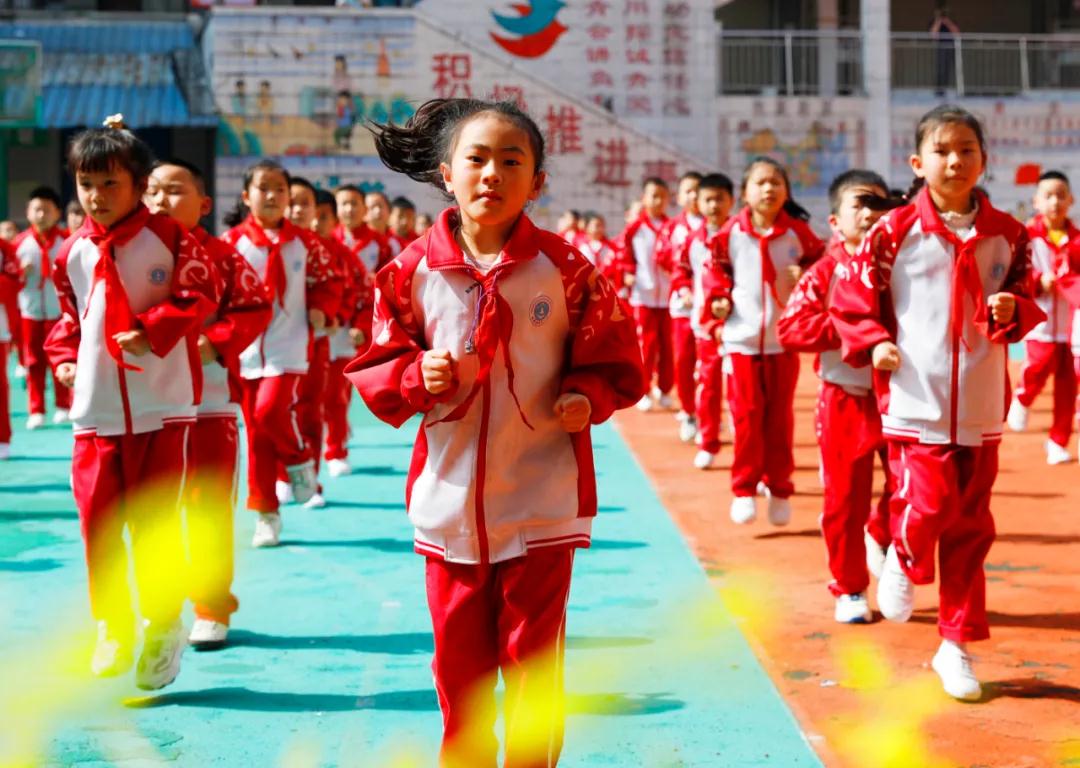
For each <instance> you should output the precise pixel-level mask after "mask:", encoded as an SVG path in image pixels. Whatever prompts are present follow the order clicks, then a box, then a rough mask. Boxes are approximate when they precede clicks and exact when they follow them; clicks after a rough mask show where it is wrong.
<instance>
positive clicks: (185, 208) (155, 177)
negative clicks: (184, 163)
mask: <svg viewBox="0 0 1080 768" xmlns="http://www.w3.org/2000/svg"><path fill="white" fill-rule="evenodd" d="M143 202H144V203H146V207H147V208H149V209H150V210H151V211H153V212H154V213H164V214H165V215H166V216H170V217H171V218H173V219H175V220H176V221H178V222H180V223H181V224H183V225H184V226H185V227H187V228H188V229H194V228H195V227H196V226H198V224H199V219H201V218H202V217H203V216H205V215H206V214H208V213H210V206H211V200H210V198H209V197H208V196H207V195H204V194H203V193H202V192H200V191H199V186H198V184H196V183H195V179H193V178H192V177H191V173H190V172H189V171H188V170H187V169H186V168H181V167H180V166H178V165H159V166H158V167H157V168H155V169H154V171H153V173H151V174H150V180H149V181H148V182H147V184H146V194H145V195H144V196H143Z"/></svg>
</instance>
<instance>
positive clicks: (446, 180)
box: [439, 163, 454, 195]
mask: <svg viewBox="0 0 1080 768" xmlns="http://www.w3.org/2000/svg"><path fill="white" fill-rule="evenodd" d="M439 173H441V174H442V180H443V186H444V187H446V191H447V192H449V193H450V194H451V195H452V194H454V182H453V179H452V178H451V176H450V164H449V163H439Z"/></svg>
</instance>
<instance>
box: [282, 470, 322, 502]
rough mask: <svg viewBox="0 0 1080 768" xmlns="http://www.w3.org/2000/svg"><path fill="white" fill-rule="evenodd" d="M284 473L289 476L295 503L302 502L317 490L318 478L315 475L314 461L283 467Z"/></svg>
mask: <svg viewBox="0 0 1080 768" xmlns="http://www.w3.org/2000/svg"><path fill="white" fill-rule="evenodd" d="M285 474H286V475H288V477H289V485H290V486H292V493H293V499H294V500H295V501H296V503H297V504H303V503H304V502H306V501H308V500H309V499H310V498H311V497H312V496H314V495H315V494H316V493H318V492H319V479H318V478H317V477H315V462H314V461H305V462H304V463H303V464H294V465H293V466H291V467H285Z"/></svg>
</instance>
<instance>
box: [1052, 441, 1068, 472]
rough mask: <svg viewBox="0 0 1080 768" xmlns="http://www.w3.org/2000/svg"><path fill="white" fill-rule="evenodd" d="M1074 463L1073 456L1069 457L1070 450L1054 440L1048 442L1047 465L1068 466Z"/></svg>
mask: <svg viewBox="0 0 1080 768" xmlns="http://www.w3.org/2000/svg"><path fill="white" fill-rule="evenodd" d="M1070 461H1072V456H1070V455H1069V451H1068V449H1066V448H1064V447H1062V446H1060V445H1058V444H1057V443H1055V442H1054V441H1053V440H1047V441H1046V463H1047V464H1049V465H1051V466H1054V465H1056V464H1068V463H1069V462H1070Z"/></svg>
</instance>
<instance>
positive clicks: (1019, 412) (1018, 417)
mask: <svg viewBox="0 0 1080 768" xmlns="http://www.w3.org/2000/svg"><path fill="white" fill-rule="evenodd" d="M1005 423H1006V424H1008V425H1009V429H1011V430H1012V431H1013V432H1023V431H1024V430H1025V429H1027V425H1028V409H1027V408H1025V407H1024V406H1022V405H1020V401H1019V400H1017V399H1016V398H1015V397H1014V398H1013V401H1012V403H1011V404H1010V405H1009V415H1008V416H1006V417H1005Z"/></svg>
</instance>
